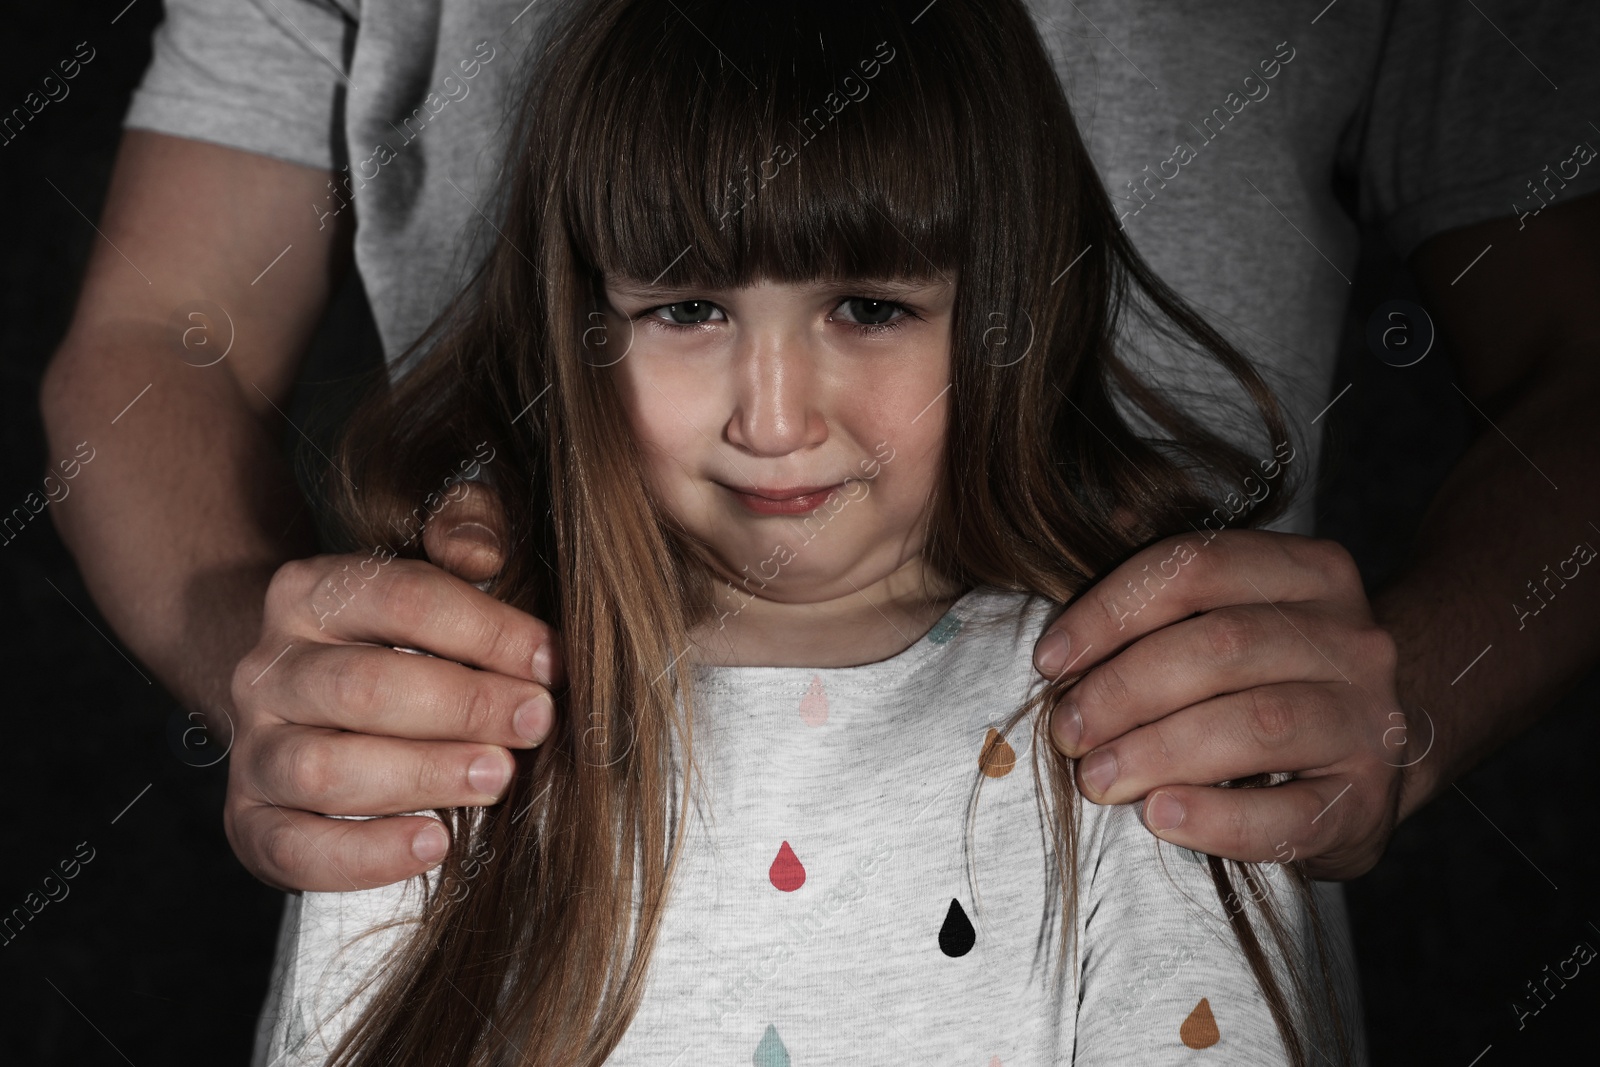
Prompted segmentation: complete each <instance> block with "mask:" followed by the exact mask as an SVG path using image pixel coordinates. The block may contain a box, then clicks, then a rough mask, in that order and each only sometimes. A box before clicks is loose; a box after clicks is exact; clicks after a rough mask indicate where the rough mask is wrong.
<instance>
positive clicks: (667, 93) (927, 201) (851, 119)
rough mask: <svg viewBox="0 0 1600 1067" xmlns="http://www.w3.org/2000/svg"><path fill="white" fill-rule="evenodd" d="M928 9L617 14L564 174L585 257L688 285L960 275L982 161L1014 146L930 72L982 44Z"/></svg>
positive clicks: (616, 270) (691, 5)
mask: <svg viewBox="0 0 1600 1067" xmlns="http://www.w3.org/2000/svg"><path fill="white" fill-rule="evenodd" d="M914 16H915V12H911V13H910V14H907V13H906V10H905V9H903V8H902V7H901V6H899V5H896V4H881V5H874V4H865V5H859V4H858V5H851V4H843V3H837V2H834V3H818V4H812V5H786V4H776V5H769V4H764V3H755V4H750V3H743V2H734V0H701V2H698V3H695V2H691V0H679V2H677V3H662V4H660V5H659V6H658V8H657V7H656V6H652V5H646V10H645V11H644V12H643V13H641V14H639V15H638V16H637V17H631V18H628V19H622V20H618V22H617V23H616V29H615V32H614V33H613V34H612V35H611V39H610V40H609V41H607V42H606V47H605V48H604V49H603V50H602V51H601V53H600V59H599V63H600V64H601V65H602V67H603V69H600V70H597V71H594V72H592V73H593V75H594V84H596V85H597V86H598V90H597V91H596V92H595V93H594V94H593V95H592V96H591V97H590V98H589V99H587V100H584V101H582V102H581V103H578V104H577V111H578V113H577V115H576V116H575V118H576V127H575V128H576V130H577V131H580V132H578V133H577V134H576V135H575V136H574V138H573V140H574V142H575V143H574V144H573V145H572V146H571V151H570V154H569V156H568V169H567V170H566V173H565V176H564V178H565V181H564V185H565V191H566V197H565V205H564V207H565V212H566V222H567V227H568V232H569V235H570V237H571V240H572V244H573V247H574V250H575V251H576V253H577V255H578V256H579V257H580V258H581V259H582V260H584V261H585V262H586V264H587V265H588V267H589V268H590V269H591V270H592V271H594V272H595V273H596V275H597V277H598V276H599V275H613V274H621V275H626V276H629V277H633V278H638V279H644V280H651V281H655V282H656V283H657V284H660V285H665V286H674V287H676V286H680V285H682V286H704V287H707V288H734V287H739V286H742V285H745V284H749V283H750V282H752V281H754V280H755V279H757V278H767V279H771V280H773V281H780V282H802V281H808V280H812V279H816V278H850V277H899V278H910V279H918V280H929V279H933V278H939V277H943V278H953V277H954V276H955V275H956V273H957V265H958V264H960V263H963V262H966V261H967V260H968V258H969V256H970V254H971V249H970V247H969V243H970V242H971V241H972V240H973V238H974V229H975V227H974V225H973V221H974V220H973V219H972V218H971V217H970V214H969V210H968V208H969V205H971V204H973V203H975V202H978V198H980V197H982V196H984V195H986V194H989V193H993V192H996V191H995V190H985V189H981V188H978V187H977V185H978V183H979V182H981V181H982V174H983V172H984V169H985V168H983V167H978V166H974V165H972V163H971V161H972V160H982V159H985V158H991V159H992V158H1002V157H999V156H988V155H987V153H989V152H999V151H1001V148H1000V146H998V145H988V144H984V143H982V141H983V133H984V130H983V129H982V125H981V124H978V123H974V122H972V121H970V120H968V121H963V116H964V115H970V114H972V112H973V110H974V109H973V108H970V107H968V106H966V105H965V102H963V101H961V100H959V99H957V98H956V97H955V96H954V95H953V94H954V92H955V91H956V90H953V89H949V88H946V87H945V86H944V84H943V83H945V82H946V81H947V80H946V79H942V78H939V77H937V76H925V75H924V71H925V69H926V68H927V67H928V65H930V64H943V63H949V62H958V63H967V64H971V63H974V62H981V58H980V57H979V56H977V55H975V54H974V52H975V51H976V50H975V49H970V48H968V49H962V52H963V53H964V54H959V55H950V54H948V52H949V51H950V42H945V41H943V40H942V38H941V36H940V34H939V32H938V28H937V19H935V18H931V17H930V18H927V19H924V20H923V21H922V22H921V23H919V24H918V25H917V26H915V27H912V26H910V25H909V20H910V18H912V17H914ZM645 71H648V75H647V76H646V75H644V74H643V72H645ZM674 101H677V102H686V103H679V104H674V105H673V106H671V107H669V106H668V104H669V102H674ZM925 159H933V160H939V161H942V162H941V165H939V166H935V167H925V166H919V165H918V164H917V162H916V161H917V160H925Z"/></svg>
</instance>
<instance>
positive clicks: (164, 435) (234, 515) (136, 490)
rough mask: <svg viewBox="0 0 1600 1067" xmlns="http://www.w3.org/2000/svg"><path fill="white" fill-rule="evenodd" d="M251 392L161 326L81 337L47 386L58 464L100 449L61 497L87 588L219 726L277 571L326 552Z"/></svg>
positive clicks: (132, 644)
mask: <svg viewBox="0 0 1600 1067" xmlns="http://www.w3.org/2000/svg"><path fill="white" fill-rule="evenodd" d="M146 386H149V388H148V389H146V388H145V387H146ZM248 389H249V386H243V388H241V385H240V383H239V382H238V381H237V379H236V378H235V377H234V375H233V374H232V373H231V371H230V370H228V369H227V368H226V367H225V366H222V365H216V366H209V367H197V366H191V365H189V364H188V363H186V362H184V361H183V360H182V359H180V358H179V354H178V353H176V352H175V351H174V350H173V349H172V348H171V346H170V339H169V338H167V337H165V336H164V330H162V329H161V328H160V327H156V326H142V325H132V326H124V327H123V328H121V329H119V330H118V331H117V332H116V335H115V336H112V335H111V332H110V331H98V332H97V333H96V334H95V335H93V336H90V337H69V338H68V340H67V341H66V342H64V344H63V346H62V350H61V351H60V352H58V353H57V355H56V358H55V360H54V361H53V362H52V364H51V367H50V369H49V371H48V373H47V375H46V378H45V382H44V388H43V390H42V395H41V409H42V412H43V415H44V420H45V428H46V433H47V436H48V439H49V450H50V451H49V455H50V457H51V459H52V461H53V460H54V459H55V457H57V456H71V455H72V454H73V449H74V448H75V447H76V446H77V444H78V442H81V441H88V442H89V444H90V445H91V446H92V447H93V448H94V449H95V453H94V456H95V458H94V461H93V462H92V463H90V464H87V465H85V466H84V467H83V468H82V469H81V472H80V473H79V475H78V477H77V478H76V479H75V480H74V481H73V482H72V483H71V485H72V489H71V492H70V493H69V494H68V495H67V496H66V497H65V498H64V499H63V500H61V501H60V502H59V503H54V504H52V505H51V506H50V512H51V515H52V517H53V519H54V521H55V525H56V529H57V530H58V531H59V532H60V535H61V538H62V540H63V541H64V542H65V543H66V545H67V547H68V549H69V550H70V551H71V552H72V554H73V556H74V558H75V559H76V560H77V563H78V567H79V570H80V572H81V573H82V575H83V579H84V583H85V585H86V586H87V587H88V590H89V594H90V596H91V597H93V599H94V601H95V604H96V605H97V606H98V607H99V609H100V611H101V614H103V615H104V616H105V618H106V621H107V622H109V623H110V625H111V628H112V629H113V630H115V631H116V633H117V635H118V637H120V638H121V639H122V641H123V643H124V644H125V645H126V646H127V647H128V648H129V649H130V650H131V651H132V652H133V653H134V655H136V656H137V657H138V658H139V659H140V660H142V661H143V662H144V663H145V664H146V665H148V667H149V668H150V670H151V671H152V672H153V673H154V674H155V675H156V676H157V677H158V678H159V679H160V680H161V682H162V683H163V684H164V685H165V686H166V687H167V688H168V689H169V690H170V691H171V692H172V693H173V694H174V695H175V696H176V697H177V698H178V699H179V700H180V701H181V702H182V703H183V704H184V705H185V706H187V707H189V708H192V709H195V710H198V711H201V712H203V713H205V714H206V716H207V717H208V720H209V719H210V717H211V716H212V714H213V713H214V711H215V710H216V709H227V710H228V711H229V714H231V708H232V701H231V699H230V697H229V684H230V680H231V677H232V671H233V666H234V664H235V663H236V662H237V661H238V659H239V658H240V657H241V656H242V655H244V653H245V652H247V651H248V650H249V649H250V648H251V647H252V646H253V645H254V643H255V640H256V638H257V636H258V634H259V630H260V623H261V610H262V602H263V599H264V596H265V592H266V588H267V584H268V582H269V580H270V579H271V577H272V574H273V572H274V571H275V570H276V569H277V567H278V566H279V565H280V564H281V563H282V562H284V561H285V560H287V559H290V558H295V557H300V556H308V555H312V554H314V553H315V551H316V539H315V533H314V525H313V524H312V522H311V517H310V514H309V512H308V510H307V509H306V508H305V505H304V501H303V499H302V497H301V496H300V493H299V491H298V489H297V487H296V486H295V484H294V481H293V478H292V476H291V474H290V472H289V470H288V468H287V466H286V464H285V463H284V462H283V459H282V457H281V454H280V448H279V438H278V436H277V434H276V433H274V432H273V431H272V430H271V429H270V427H271V420H275V419H277V418H278V416H277V415H276V414H275V413H273V414H271V416H270V419H269V418H268V417H267V416H266V415H265V414H264V412H263V409H265V412H271V407H270V405H268V404H267V403H266V402H265V400H264V399H263V398H262V397H260V396H259V395H255V394H250V395H247V393H246V390H248ZM141 393H142V395H141ZM136 397H137V400H135V398H136ZM113 419H115V420H116V421H115V423H113V422H112V420H113ZM210 725H211V726H212V728H213V729H217V728H218V727H219V726H220V724H219V723H216V722H211V724H210Z"/></svg>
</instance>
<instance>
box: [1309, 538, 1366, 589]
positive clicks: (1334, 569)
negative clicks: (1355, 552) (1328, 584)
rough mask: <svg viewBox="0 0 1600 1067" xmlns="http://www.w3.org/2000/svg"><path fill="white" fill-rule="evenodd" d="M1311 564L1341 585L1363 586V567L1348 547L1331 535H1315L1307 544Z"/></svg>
mask: <svg viewBox="0 0 1600 1067" xmlns="http://www.w3.org/2000/svg"><path fill="white" fill-rule="evenodd" d="M1307 550H1308V551H1309V552H1310V553H1311V564H1312V566H1313V567H1315V568H1316V569H1317V570H1318V571H1320V572H1322V573H1323V574H1326V575H1328V576H1330V577H1332V578H1334V579H1336V580H1337V582H1338V584H1339V585H1341V586H1346V587H1349V586H1354V587H1356V588H1361V585H1362V581H1361V569H1360V568H1359V567H1357V566H1356V561H1355V558H1354V557H1353V556H1351V555H1350V552H1349V550H1348V549H1346V548H1345V547H1344V546H1343V545H1341V544H1340V543H1339V542H1338V541H1335V540H1333V539H1332V538H1331V537H1315V538H1312V539H1311V540H1310V542H1309V543H1308V544H1307Z"/></svg>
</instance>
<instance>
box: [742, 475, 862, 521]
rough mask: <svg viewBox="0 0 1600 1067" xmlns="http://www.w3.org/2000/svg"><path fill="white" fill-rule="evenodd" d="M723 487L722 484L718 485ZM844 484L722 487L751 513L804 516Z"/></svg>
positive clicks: (819, 505)
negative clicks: (785, 486)
mask: <svg viewBox="0 0 1600 1067" xmlns="http://www.w3.org/2000/svg"><path fill="white" fill-rule="evenodd" d="M717 484H719V485H721V484H722V483H720V482H719V483H717ZM843 484H844V483H843V482H840V483H838V485H823V486H807V485H802V486H794V487H791V488H786V489H783V488H779V489H771V488H761V487H756V486H752V487H750V488H748V489H736V488H734V487H733V486H731V485H723V486H722V487H723V488H724V489H726V490H728V492H730V493H732V494H733V496H734V499H736V500H738V501H739V503H741V504H743V505H744V506H745V507H746V508H747V509H749V510H750V511H753V512H755V513H756V514H758V515H803V514H805V513H806V512H808V511H815V510H816V509H817V508H819V507H821V506H822V505H823V503H824V502H826V501H827V499H828V496H829V495H830V494H831V493H832V492H833V491H834V490H835V489H837V488H839V486H840V485H843Z"/></svg>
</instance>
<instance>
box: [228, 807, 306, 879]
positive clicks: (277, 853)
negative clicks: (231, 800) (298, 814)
mask: <svg viewBox="0 0 1600 1067" xmlns="http://www.w3.org/2000/svg"><path fill="white" fill-rule="evenodd" d="M260 821H261V822H262V823H264V824H265V825H263V826H260V827H259V828H256V829H253V830H252V829H251V828H248V827H247V828H245V832H244V834H243V835H242V837H243V840H244V842H246V843H249V842H251V841H253V842H254V845H255V848H254V849H253V850H252V851H254V852H255V854H256V855H257V856H258V857H259V859H258V862H259V863H261V864H263V865H264V866H265V867H266V868H267V870H268V871H270V872H273V873H276V874H278V875H280V876H281V875H282V874H283V873H284V872H288V871H293V870H296V869H297V868H299V867H300V865H301V864H300V841H299V840H298V838H299V835H298V834H296V833H295V832H294V830H293V829H292V828H291V827H290V826H289V825H288V824H287V823H285V822H283V821H282V820H281V819H280V820H277V822H276V825H274V824H273V823H268V822H266V821H265V820H260Z"/></svg>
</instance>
